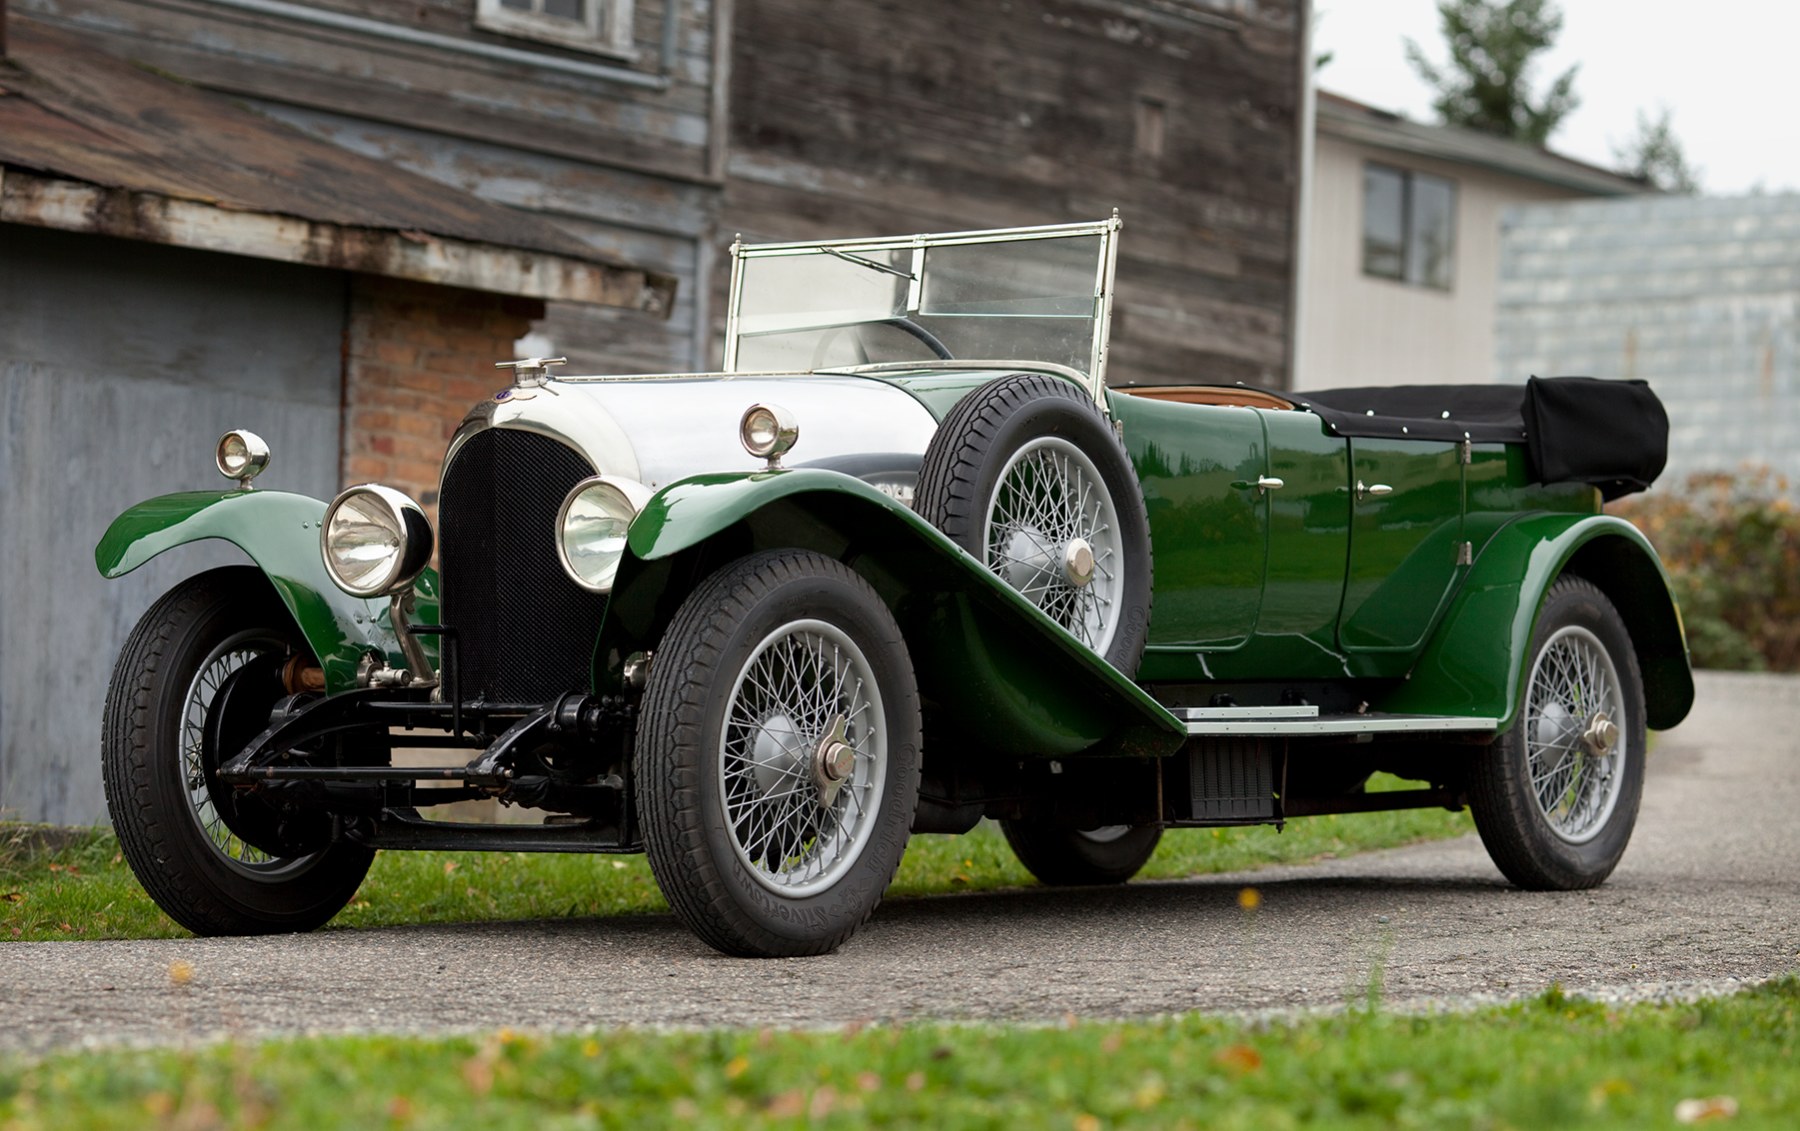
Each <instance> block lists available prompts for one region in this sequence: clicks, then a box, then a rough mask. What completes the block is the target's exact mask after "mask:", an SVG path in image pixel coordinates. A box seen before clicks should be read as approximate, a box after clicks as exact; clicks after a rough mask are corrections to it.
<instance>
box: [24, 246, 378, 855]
mask: <svg viewBox="0 0 1800 1131" xmlns="http://www.w3.org/2000/svg"><path fill="white" fill-rule="evenodd" d="M343 317H344V277H343V276H342V275H340V274H337V273H333V272H328V271H319V270H313V269H309V268H303V267H295V266H289V265H286V264H277V263H267V262H260V261H256V260H250V259H240V258H235V257H232V256H224V255H211V254H207V253H204V252H193V251H183V250H177V249H172V248H164V247H157V246H153V245H146V244H137V243H131V242H128V241H124V240H114V239H108V238H105V237H99V236H83V235H69V234H65V233H60V232H45V231H39V230H36V229H30V228H19V227H15V226H12V225H0V532H3V533H0V539H3V541H0V546H3V548H4V549H3V555H0V556H3V558H4V563H5V568H4V570H3V571H0V806H3V807H4V809H5V810H6V813H5V815H6V816H7V817H9V818H16V817H24V818H26V819H29V820H34V821H53V822H57V823H62V824H86V823H90V822H96V821H102V820H104V819H105V808H104V803H103V800H102V796H101V790H100V758H99V738H100V715H101V705H102V703H103V702H104V699H105V694H106V684H107V679H108V677H109V675H110V674H111V671H112V664H113V660H114V658H115V657H117V655H118V653H119V648H120V646H121V645H122V644H123V643H124V641H125V637H126V635H127V634H128V633H129V632H130V630H131V626H132V625H133V624H134V623H136V621H137V618H138V617H139V616H141V615H142V614H143V612H144V610H145V609H147V608H148V607H149V606H150V604H151V603H152V602H153V601H154V600H155V599H156V598H157V597H158V596H159V595H160V594H161V593H162V592H163V591H164V590H166V589H168V588H169V587H170V586H171V585H173V584H174V583H175V582H176V581H178V580H180V579H181V578H183V577H187V576H190V575H192V574H194V573H197V572H199V571H200V570H203V569H206V568H209V567H211V566H214V565H221V564H226V563H230V562H237V561H246V560H248V559H246V558H245V557H244V556H243V555H242V554H241V553H240V552H238V551H237V550H236V549H235V548H233V547H231V546H228V545H226V544H225V543H207V544H202V545H199V546H193V547H185V548H183V549H180V550H176V551H172V552H170V553H168V554H166V555H164V556H163V557H161V558H159V559H157V560H155V561H152V562H151V563H149V564H148V565H146V566H144V567H143V568H142V569H140V570H138V571H137V572H135V573H133V574H131V575H129V576H127V577H126V578H124V579H122V580H120V581H106V580H104V579H103V578H101V577H100V575H99V574H98V573H97V572H96V571H95V569H94V544H95V543H96V542H98V541H99V539H100V535H101V534H102V532H104V531H105V529H106V526H107V524H108V523H110V522H111V521H112V519H113V518H114V516H116V515H117V514H118V513H119V512H120V511H122V510H124V509H125V508H126V507H129V506H130V505H132V504H133V503H136V502H138V501H140V500H142V499H145V498H148V497H150V496H152V495H157V494H161V493H163V492H167V491H183V490H205V489H209V488H214V487H218V488H223V487H225V486H226V484H225V481H224V480H222V479H220V478H219V475H218V472H217V471H215V470H214V469H213V467H212V450H213V444H214V443H215V442H216V441H217V440H218V437H219V434H220V433H222V432H224V431H225V430H226V429H228V428H231V427H251V428H254V429H255V430H256V431H257V432H258V433H259V434H260V435H262V436H263V438H264V439H266V440H268V441H269V443H270V446H271V448H272V449H273V452H274V458H273V460H272V461H271V463H270V467H269V470H268V472H267V473H266V474H265V475H264V476H263V477H262V478H261V479H259V480H258V486H259V487H261V486H267V487H270V488H275V489H281V490H289V491H298V492H302V493H306V494H311V495H315V496H325V497H329V496H330V495H331V493H332V492H334V491H335V490H336V489H337V482H336V480H337V460H338V405H339V381H340V377H339V374H340V364H339V357H338V350H339V343H340V342H341V340H342V333H343Z"/></svg>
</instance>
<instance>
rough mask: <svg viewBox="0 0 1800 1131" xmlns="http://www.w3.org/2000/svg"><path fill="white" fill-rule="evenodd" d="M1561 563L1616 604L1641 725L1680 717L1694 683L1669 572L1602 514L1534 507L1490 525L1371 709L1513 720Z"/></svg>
mask: <svg viewBox="0 0 1800 1131" xmlns="http://www.w3.org/2000/svg"><path fill="white" fill-rule="evenodd" d="M1590 490H1591V489H1590ZM1564 569H1571V570H1574V571H1575V572H1578V573H1580V574H1581V576H1583V577H1585V578H1587V579H1588V580H1590V581H1592V582H1594V583H1595V584H1596V585H1598V586H1599V587H1600V589H1601V590H1602V591H1603V592H1605V593H1606V594H1607V595H1608V596H1609V597H1611V598H1612V599H1613V601H1614V604H1615V605H1617V606H1618V607H1619V612H1620V614H1621V615H1622V616H1623V618H1624V620H1625V623H1626V627H1627V628H1628V629H1629V631H1630V632H1631V636H1632V641H1633V643H1634V644H1635V645H1636V650H1637V653H1638V657H1639V664H1640V665H1641V667H1642V670H1643V675H1644V696H1645V706H1646V719H1647V721H1648V723H1649V725H1650V726H1652V727H1654V728H1657V729H1664V728H1667V727H1671V726H1674V725H1675V724H1676V723H1678V722H1680V721H1681V719H1682V717H1683V716H1685V715H1686V714H1687V711H1688V708H1689V707H1690V706H1692V704H1693V699H1694V685H1693V676H1692V674H1691V673H1690V672H1689V670H1688V664H1687V645H1686V642H1685V640H1684V639H1683V638H1682V634H1681V626H1680V614H1679V613H1678V612H1677V610H1676V607H1675V601H1674V597H1673V596H1672V595H1671V594H1670V592H1669V586H1668V576H1667V574H1666V573H1664V571H1663V568H1662V563H1661V562H1659V561H1658V560H1657V557H1656V552H1655V551H1654V550H1653V549H1651V547H1650V543H1649V542H1648V541H1646V540H1645V538H1644V536H1643V535H1642V534H1640V533H1639V532H1638V530H1637V528H1636V527H1634V526H1632V525H1631V524H1630V523H1628V522H1625V521H1624V520H1622V519H1617V518H1613V517H1611V516H1609V515H1580V514H1553V513H1541V512H1540V513H1536V514H1527V515H1523V516H1518V517H1516V518H1515V519H1514V520H1513V521H1512V522H1509V523H1506V524H1505V525H1503V526H1501V527H1500V528H1499V529H1498V530H1496V531H1495V532H1494V533H1493V535H1492V537H1491V538H1489V539H1488V541H1487V543H1486V545H1485V546H1484V547H1483V548H1482V551H1481V553H1480V555H1479V556H1477V558H1476V559H1475V564H1474V566H1473V568H1471V569H1470V570H1469V571H1468V577H1467V579H1466V580H1465V581H1464V583H1463V585H1462V587H1461V589H1460V590H1459V591H1458V593H1457V595H1456V598H1455V600H1454V601H1453V602H1452V603H1451V606H1450V609H1449V611H1448V613H1447V614H1446V615H1445V617H1444V622H1443V624H1442V625H1441V626H1440V627H1439V629H1438V630H1437V632H1436V633H1434V634H1433V636H1432V638H1431V641H1430V643H1429V644H1428V645H1427V646H1426V648H1425V650H1424V652H1423V654H1422V655H1421V656H1420V657H1419V659H1418V662H1417V663H1416V664H1415V665H1414V666H1413V668H1412V674H1411V677H1410V678H1409V679H1408V680H1407V681H1406V682H1404V683H1403V684H1401V685H1400V686H1399V687H1398V688H1397V689H1396V690H1395V691H1394V692H1393V694H1392V695H1390V696H1389V697H1387V698H1386V699H1385V700H1383V701H1381V702H1379V703H1377V704H1376V706H1377V708H1378V709H1380V710H1383V711H1395V712H1401V713H1409V712H1410V713H1419V714H1438V715H1476V716H1491V717H1493V718H1497V719H1499V720H1501V726H1502V727H1503V728H1504V727H1507V726H1511V725H1512V721H1513V718H1514V717H1515V714H1516V712H1517V711H1518V705H1519V704H1518V700H1519V694H1520V690H1521V688H1522V687H1523V685H1524V679H1525V674H1526V673H1525V664H1526V662H1527V660H1528V659H1529V656H1530V647H1531V634H1532V630H1533V629H1534V628H1535V627H1536V623H1537V613H1538V608H1539V606H1540V605H1541V604H1542V601H1543V595H1544V593H1545V592H1546V591H1547V590H1548V589H1549V588H1550V586H1551V584H1552V583H1553V582H1555V580H1556V578H1557V577H1558V576H1559V575H1560V574H1561V573H1562V572H1563V571H1564Z"/></svg>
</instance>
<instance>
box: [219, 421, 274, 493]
mask: <svg viewBox="0 0 1800 1131" xmlns="http://www.w3.org/2000/svg"><path fill="white" fill-rule="evenodd" d="M233 441H236V442H237V444H238V445H241V448H242V451H241V453H240V452H238V451H233V450H232V448H231V445H232V442H233ZM240 459H241V462H238V461H239V460H240ZM213 466H214V467H216V468H218V469H219V474H220V475H223V476H224V477H225V478H227V479H235V480H237V483H238V486H240V487H243V488H246V489H248V488H249V486H250V481H251V480H252V479H255V478H256V477H257V476H258V475H261V474H262V473H263V469H264V468H266V467H268V466H269V445H268V442H267V441H265V440H264V439H263V438H262V437H261V436H258V435H257V434H256V433H254V432H252V431H250V430H249V429H248V428H233V429H231V430H230V431H229V432H226V433H225V434H224V435H223V436H220V437H219V442H218V443H217V444H215V445H214V446H213ZM234 466H235V467H236V470H233V467H234Z"/></svg>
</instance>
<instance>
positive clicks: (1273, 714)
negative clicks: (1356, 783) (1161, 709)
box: [1175, 707, 1500, 738]
mask: <svg viewBox="0 0 1800 1131" xmlns="http://www.w3.org/2000/svg"><path fill="white" fill-rule="evenodd" d="M1175 714H1176V716H1177V717H1178V718H1181V719H1182V720H1183V721H1184V722H1186V723H1187V732H1188V734H1190V735H1227V734H1230V735H1242V736H1245V737H1256V738H1312V737H1322V736H1330V735H1342V734H1449V733H1471V732H1487V733H1492V732H1494V731H1497V730H1499V729H1500V720H1499V719H1491V718H1476V717H1473V716H1467V715H1384V714H1378V713H1370V714H1366V715H1321V714H1320V713H1319V709H1318V708H1317V707H1181V708H1176V709H1175Z"/></svg>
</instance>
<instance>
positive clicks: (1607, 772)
mask: <svg viewBox="0 0 1800 1131" xmlns="http://www.w3.org/2000/svg"><path fill="white" fill-rule="evenodd" d="M1624 718H1625V702H1624V698H1623V695H1622V693H1621V691H1620V686H1619V673H1618V671H1617V669H1615V668H1614V666H1613V662H1612V657H1611V656H1609V655H1607V652H1606V648H1605V647H1604V646H1603V645H1602V644H1601V643H1600V641H1599V639H1598V638H1597V637H1595V636H1594V634H1593V633H1592V632H1590V631H1588V630H1587V629H1585V628H1582V627H1580V626H1577V625H1571V626H1569V627H1567V628H1563V629H1561V630H1559V631H1558V632H1557V633H1556V634H1555V635H1554V636H1552V637H1551V638H1550V640H1549V641H1548V642H1547V643H1546V644H1545V645H1544V649H1543V651H1542V652H1540V653H1539V654H1538V658H1537V663H1536V664H1534V665H1533V666H1532V671H1531V683H1530V691H1529V693H1528V698H1527V701H1526V706H1525V745H1526V761H1527V765H1528V766H1529V769H1530V775H1531V792H1532V796H1533V797H1534V798H1535V799H1536V800H1537V805H1538V810H1539V811H1540V812H1542V813H1543V815H1544V819H1545V820H1546V821H1547V822H1548V823H1549V825H1550V831H1551V832H1554V833H1555V834H1556V835H1557V836H1559V837H1561V838H1562V839H1563V840H1566V841H1568V842H1569V843H1570V844H1581V843H1584V842H1585V841H1588V840H1591V839H1592V838H1593V836H1594V834H1595V833H1597V832H1598V831H1599V830H1600V829H1601V827H1602V826H1604V825H1605V824H1606V819H1607V817H1609V816H1610V815H1611V814H1612V810H1613V806H1614V805H1616V804H1617V803H1618V800H1619V787H1620V783H1621V782H1622V781H1623V780H1624V776H1623V775H1622V774H1621V773H1620V772H1619V770H1620V765H1619V764H1620V762H1621V761H1622V760H1623V759H1624V758H1625V756H1626V755H1625V751H1624V750H1623V749H1622V748H1621V746H1620V744H1619V743H1618V742H1617V741H1616V739H1615V740H1611V741H1607V742H1604V743H1602V742H1601V741H1600V740H1599V739H1598V738H1597V737H1596V732H1605V731H1606V728H1607V727H1608V726H1609V725H1610V727H1612V728H1613V732H1614V733H1616V731H1617V728H1619V727H1620V726H1621V725H1622V723H1623V720H1624Z"/></svg>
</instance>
